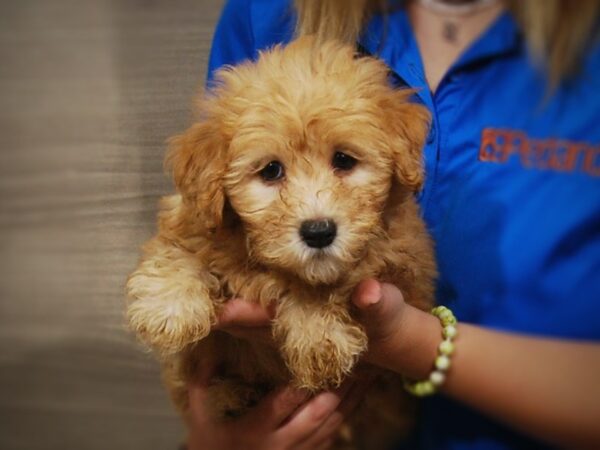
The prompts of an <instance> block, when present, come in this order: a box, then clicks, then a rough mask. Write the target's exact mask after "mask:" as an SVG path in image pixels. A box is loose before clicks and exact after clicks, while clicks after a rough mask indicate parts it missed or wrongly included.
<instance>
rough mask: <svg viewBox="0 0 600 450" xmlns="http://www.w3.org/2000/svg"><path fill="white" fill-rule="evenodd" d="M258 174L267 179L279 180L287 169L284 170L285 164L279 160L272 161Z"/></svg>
mask: <svg viewBox="0 0 600 450" xmlns="http://www.w3.org/2000/svg"><path fill="white" fill-rule="evenodd" d="M258 174H259V175H260V176H261V177H262V179H263V180H265V181H277V180H280V179H281V178H283V176H284V175H285V171H284V170H283V164H281V163H280V162H279V161H271V162H270V163H269V164H267V165H266V166H265V167H263V168H262V169H261V171H260V172H258Z"/></svg>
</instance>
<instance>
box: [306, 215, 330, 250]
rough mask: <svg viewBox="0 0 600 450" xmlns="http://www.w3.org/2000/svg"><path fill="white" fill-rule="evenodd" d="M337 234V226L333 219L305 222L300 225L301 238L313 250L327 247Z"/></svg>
mask: <svg viewBox="0 0 600 450" xmlns="http://www.w3.org/2000/svg"><path fill="white" fill-rule="evenodd" d="M336 234H337V226H336V224H335V222H334V221H333V220H331V219H320V220H305V221H304V222H302V225H300V236H302V239H303V240H304V242H306V245H308V246H309V247H312V248H323V247H327V246H328V245H329V244H331V243H332V242H333V240H334V239H335V235H336Z"/></svg>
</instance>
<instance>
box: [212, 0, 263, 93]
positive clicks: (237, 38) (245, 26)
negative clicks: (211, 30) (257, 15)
mask: <svg viewBox="0 0 600 450" xmlns="http://www.w3.org/2000/svg"><path fill="white" fill-rule="evenodd" d="M250 3H251V2H250V0H227V2H226V3H225V7H224V8H223V12H222V13H221V18H220V19H219V21H218V23H217V27H216V29H215V35H214V37H213V42H212V47H211V51H210V58H209V61H208V71H207V84H209V83H210V82H211V81H212V79H213V76H214V72H215V70H217V69H219V68H220V67H221V66H223V65H226V64H237V63H240V62H242V61H244V60H247V59H251V58H253V57H254V56H255V54H256V48H255V44H254V34H253V31H252V22H251V14H250Z"/></svg>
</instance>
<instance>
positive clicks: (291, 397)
mask: <svg viewBox="0 0 600 450" xmlns="http://www.w3.org/2000/svg"><path fill="white" fill-rule="evenodd" d="M309 397H310V393H309V392H308V391H306V390H303V389H295V388H292V387H290V386H286V387H283V388H279V389H276V390H275V391H273V392H271V393H270V394H268V395H267V396H266V397H265V398H264V399H262V400H261V401H260V402H259V404H258V405H257V406H256V408H255V409H254V415H253V419H254V420H257V421H258V422H259V423H260V424H261V425H266V426H267V427H269V428H271V429H276V428H278V427H279V426H280V425H281V424H282V423H283V422H284V421H285V420H286V419H287V418H289V417H290V416H291V415H292V414H293V413H294V412H295V411H296V410H297V409H298V408H299V407H300V406H301V405H302V404H303V403H305V402H306V401H307V400H308V398H309Z"/></svg>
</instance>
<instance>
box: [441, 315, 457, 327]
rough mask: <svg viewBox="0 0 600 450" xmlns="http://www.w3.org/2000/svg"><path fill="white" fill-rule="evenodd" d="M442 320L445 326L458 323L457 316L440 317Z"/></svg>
mask: <svg viewBox="0 0 600 450" xmlns="http://www.w3.org/2000/svg"><path fill="white" fill-rule="evenodd" d="M440 321H441V322H442V326H444V327H446V326H448V325H456V317H454V316H449V317H444V318H443V319H440Z"/></svg>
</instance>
